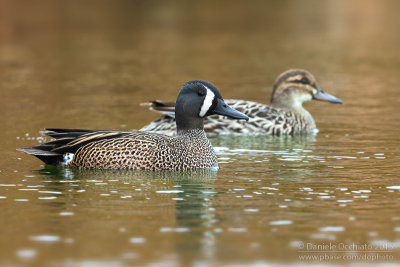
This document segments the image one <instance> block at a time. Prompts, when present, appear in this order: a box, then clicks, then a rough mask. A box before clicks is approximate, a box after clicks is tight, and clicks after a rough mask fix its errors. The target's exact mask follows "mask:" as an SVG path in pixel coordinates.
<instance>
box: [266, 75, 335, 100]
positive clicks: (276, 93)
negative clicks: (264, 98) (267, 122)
mask: <svg viewBox="0 0 400 267" xmlns="http://www.w3.org/2000/svg"><path fill="white" fill-rule="evenodd" d="M312 99H315V100H320V101H327V102H330V103H335V104H342V100H340V99H339V98H337V97H335V96H333V95H330V94H328V93H326V92H324V91H322V90H321V88H319V87H318V85H317V82H316V80H315V78H314V76H313V75H312V74H311V73H309V72H308V71H306V70H301V69H291V70H288V71H285V72H284V73H282V74H281V75H279V77H278V78H277V79H276V81H275V84H274V88H273V91H272V96H271V106H273V107H278V108H301V107H302V104H303V102H305V101H310V100H312Z"/></svg>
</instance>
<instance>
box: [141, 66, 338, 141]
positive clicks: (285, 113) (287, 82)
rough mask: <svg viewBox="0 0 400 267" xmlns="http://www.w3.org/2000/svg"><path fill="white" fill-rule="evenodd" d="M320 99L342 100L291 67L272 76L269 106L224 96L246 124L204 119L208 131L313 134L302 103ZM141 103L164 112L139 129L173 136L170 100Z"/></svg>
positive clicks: (172, 105) (299, 70) (223, 119)
mask: <svg viewBox="0 0 400 267" xmlns="http://www.w3.org/2000/svg"><path fill="white" fill-rule="evenodd" d="M312 99H315V100H321V101H327V102H331V103H338V104H341V103H342V101H341V100H340V99H338V98H336V97H334V96H332V95H330V94H328V93H326V92H324V91H322V90H321V89H320V88H319V87H318V86H317V83H316V80H315V78H314V76H313V75H312V74H311V73H309V72H308V71H306V70H301V69H291V70H288V71H286V72H284V73H282V74H281V75H279V77H278V78H277V79H276V81H275V84H274V87H273V90H272V97H271V104H270V105H269V106H267V105H265V104H261V103H257V102H253V101H246V100H236V99H228V100H226V103H227V104H228V105H230V106H232V108H234V109H236V110H238V111H241V112H243V113H244V114H246V115H247V116H248V117H249V118H250V119H249V121H248V122H247V123H242V122H240V121H230V120H227V119H226V118H225V117H223V116H210V117H208V118H206V119H205V120H204V130H205V131H206V133H208V134H268V135H283V134H284V135H298V134H307V133H316V132H317V131H318V130H317V129H316V126H315V122H314V119H313V117H312V116H311V114H310V113H309V112H308V111H307V110H306V109H304V108H303V102H305V101H309V100H312ZM142 106H146V107H149V108H150V109H151V110H155V111H157V112H161V113H164V116H162V117H160V118H158V119H156V120H155V121H153V122H151V123H150V124H149V125H147V126H144V127H143V128H142V129H141V130H143V131H150V132H159V133H164V134H167V135H174V132H175V117H174V114H173V111H174V103H173V102H162V101H153V102H150V103H144V104H142Z"/></svg>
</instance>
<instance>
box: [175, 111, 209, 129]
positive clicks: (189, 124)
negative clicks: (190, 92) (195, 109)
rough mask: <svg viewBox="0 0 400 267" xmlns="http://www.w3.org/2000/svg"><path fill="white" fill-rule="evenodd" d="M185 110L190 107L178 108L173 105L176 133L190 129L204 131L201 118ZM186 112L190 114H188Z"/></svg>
mask: <svg viewBox="0 0 400 267" xmlns="http://www.w3.org/2000/svg"><path fill="white" fill-rule="evenodd" d="M187 110H190V109H180V108H177V107H175V120H176V131H177V135H181V134H183V133H185V132H190V131H192V130H196V131H203V132H204V123H203V118H200V117H199V116H196V115H195V114H194V113H193V114H190V113H188V111H187ZM188 114H189V115H191V116H188Z"/></svg>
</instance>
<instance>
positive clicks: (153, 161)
mask: <svg viewBox="0 0 400 267" xmlns="http://www.w3.org/2000/svg"><path fill="white" fill-rule="evenodd" d="M175 113H176V118H177V119H176V124H177V137H171V136H166V135H161V134H156V133H148V132H143V131H118V130H81V129H47V131H46V132H45V134H46V135H48V136H51V137H53V138H55V140H53V141H50V142H47V143H44V144H42V145H38V146H34V147H30V148H22V149H21V150H22V151H24V152H26V153H28V154H32V155H34V156H36V157H37V158H39V159H40V160H42V161H44V162H45V163H46V164H50V165H64V166H70V167H79V168H88V169H131V170H139V169H140V170H194V169H203V168H213V167H217V166H218V163H217V157H216V155H215V152H214V149H213V148H212V146H211V143H210V141H209V140H208V139H207V137H206V135H205V132H204V130H203V119H204V117H206V116H209V115H212V114H223V115H225V116H229V117H231V118H236V119H246V120H247V119H248V118H247V116H245V115H243V114H242V113H240V112H238V111H236V110H234V109H232V108H230V107H229V106H228V105H226V104H225V102H224V100H223V99H222V96H221V95H220V93H219V92H218V90H217V88H215V87H214V86H213V85H212V84H211V83H209V82H206V81H190V82H187V83H186V84H185V85H184V86H183V87H182V89H181V91H180V93H179V96H178V99H177V104H176V111H175Z"/></svg>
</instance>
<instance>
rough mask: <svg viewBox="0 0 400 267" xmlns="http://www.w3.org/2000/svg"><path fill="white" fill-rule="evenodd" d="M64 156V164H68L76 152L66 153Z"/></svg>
mask: <svg viewBox="0 0 400 267" xmlns="http://www.w3.org/2000/svg"><path fill="white" fill-rule="evenodd" d="M63 157H64V161H63V164H64V165H68V164H69V163H70V162H71V161H72V159H73V158H74V154H73V153H65V154H64V156H63Z"/></svg>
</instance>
